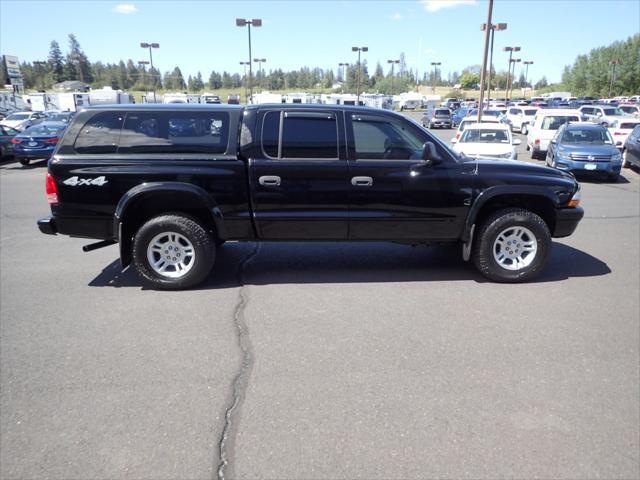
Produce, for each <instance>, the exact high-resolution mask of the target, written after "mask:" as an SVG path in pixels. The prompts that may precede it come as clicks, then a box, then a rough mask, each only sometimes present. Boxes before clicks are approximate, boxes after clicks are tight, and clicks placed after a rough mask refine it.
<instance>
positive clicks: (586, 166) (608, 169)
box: [556, 157, 622, 175]
mask: <svg viewBox="0 0 640 480" xmlns="http://www.w3.org/2000/svg"><path fill="white" fill-rule="evenodd" d="M556 167H558V168H559V169H561V170H568V171H570V172H573V173H598V172H600V173H606V174H609V175H611V174H616V173H620V169H621V168H622V161H619V162H613V161H611V162H581V161H577V160H568V159H564V158H559V157H556Z"/></svg>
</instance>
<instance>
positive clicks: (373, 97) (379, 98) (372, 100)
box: [360, 93, 393, 110]
mask: <svg viewBox="0 0 640 480" xmlns="http://www.w3.org/2000/svg"><path fill="white" fill-rule="evenodd" d="M360 102H362V103H363V104H364V105H365V106H367V107H371V108H384V109H385V110H391V109H392V108H393V97H392V96H391V95H385V94H383V93H363V94H362V95H360Z"/></svg>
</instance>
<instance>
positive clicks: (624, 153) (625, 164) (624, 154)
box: [620, 149, 631, 168]
mask: <svg viewBox="0 0 640 480" xmlns="http://www.w3.org/2000/svg"><path fill="white" fill-rule="evenodd" d="M627 155H628V154H627V150H626V149H625V150H623V151H622V167H620V168H629V167H630V166H631V165H630V164H629V160H627Z"/></svg>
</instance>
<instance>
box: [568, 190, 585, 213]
mask: <svg viewBox="0 0 640 480" xmlns="http://www.w3.org/2000/svg"><path fill="white" fill-rule="evenodd" d="M580 200H582V190H581V189H580V185H578V190H576V193H574V194H573V197H571V200H569V203H568V206H569V207H571V208H576V207H577V206H578V205H580Z"/></svg>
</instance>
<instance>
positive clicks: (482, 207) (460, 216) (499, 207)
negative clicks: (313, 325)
mask: <svg viewBox="0 0 640 480" xmlns="http://www.w3.org/2000/svg"><path fill="white" fill-rule="evenodd" d="M46 192H47V198H48V201H49V204H50V205H51V211H52V215H51V216H50V217H47V218H43V219H41V220H39V221H38V226H39V228H40V231H42V232H43V233H46V234H56V233H60V234H63V235H70V236H73V237H86V238H94V239H99V240H101V241H99V242H97V243H94V244H91V245H87V246H86V247H85V251H89V250H93V249H95V248H99V247H102V246H106V245H110V244H114V243H119V246H120V258H121V263H122V267H123V268H126V267H127V266H128V265H130V264H133V266H134V267H135V269H136V270H137V272H138V273H139V274H140V276H141V277H142V278H143V279H144V280H145V281H147V282H149V283H150V284H151V285H152V286H155V287H158V288H167V289H179V288H187V287H190V286H194V285H196V284H198V283H200V282H202V281H203V280H204V279H205V278H206V277H207V276H208V275H209V273H210V271H211V268H212V266H213V263H214V259H215V254H216V248H217V246H219V245H221V244H222V243H224V242H225V241H229V240H237V241H293V240H295V241H310V240H316V241H318V240H320V241H366V240H375V241H391V242H401V243H407V244H420V243H427V244H429V243H445V242H447V243H448V242H456V243H459V244H461V246H462V255H463V257H464V259H465V260H469V259H470V258H472V259H473V261H474V263H475V265H476V266H477V268H478V269H479V270H480V272H482V274H484V275H485V276H486V277H488V278H489V279H491V280H494V281H499V282H517V281H525V280H528V279H530V278H532V277H533V276H534V275H536V274H537V273H539V271H540V270H541V269H542V268H543V266H544V264H545V262H546V260H547V257H548V254H549V251H550V248H551V237H564V236H567V235H570V234H571V233H572V232H573V231H574V230H575V228H576V226H577V224H578V222H579V221H580V219H581V218H582V216H583V211H582V209H581V208H580V207H579V206H578V204H579V202H580V187H579V185H578V183H577V182H576V180H575V179H574V177H573V176H572V175H570V174H568V173H564V172H561V171H559V170H555V169H552V168H547V167H543V166H537V165H533V164H527V163H521V162H513V161H504V160H502V161H501V160H476V159H471V158H468V157H465V156H460V155H459V154H457V153H455V152H453V151H451V150H450V149H449V148H448V147H447V146H446V145H445V144H444V143H443V142H441V141H440V140H438V139H437V138H436V137H434V136H433V135H432V134H431V133H429V132H428V131H427V130H425V129H424V128H422V127H421V126H420V125H418V124H417V123H415V122H413V121H411V120H409V119H408V118H406V117H404V116H402V115H399V114H395V113H392V112H389V111H384V110H376V109H370V108H364V107H349V106H338V105H284V104H274V105H251V106H247V107H242V106H235V105H233V106H229V105H176V104H172V105H133V106H129V105H127V106H123V105H116V106H105V107H97V108H88V109H85V110H82V111H81V112H79V113H78V114H77V115H76V116H75V118H74V120H73V122H72V124H71V125H70V126H69V127H68V129H67V131H66V133H65V135H64V137H63V138H62V140H61V141H60V143H59V145H58V148H57V150H56V152H55V154H54V156H53V157H52V158H51V159H50V160H49V165H48V173H47V179H46Z"/></svg>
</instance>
